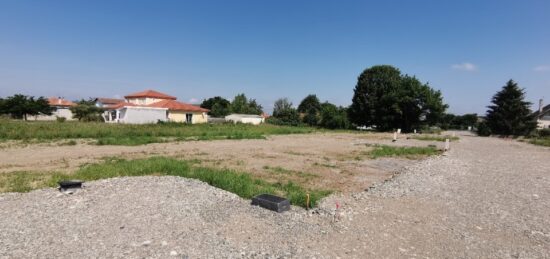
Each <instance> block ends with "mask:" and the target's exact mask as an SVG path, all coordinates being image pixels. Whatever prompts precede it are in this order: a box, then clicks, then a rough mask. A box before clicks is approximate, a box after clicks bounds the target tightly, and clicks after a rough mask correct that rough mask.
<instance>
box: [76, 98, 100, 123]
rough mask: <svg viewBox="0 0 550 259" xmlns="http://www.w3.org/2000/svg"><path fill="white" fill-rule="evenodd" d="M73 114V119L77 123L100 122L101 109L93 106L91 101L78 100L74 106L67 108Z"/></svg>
mask: <svg viewBox="0 0 550 259" xmlns="http://www.w3.org/2000/svg"><path fill="white" fill-rule="evenodd" d="M69 109H70V110H71V112H72V113H73V117H74V118H77V119H78V120H79V121H88V122H90V121H102V120H103V119H102V118H101V113H102V112H103V109H101V108H99V107H97V106H95V101H94V100H93V99H91V98H90V99H89V100H84V99H83V100H80V101H79V102H77V105H76V106H73V107H71V108H69Z"/></svg>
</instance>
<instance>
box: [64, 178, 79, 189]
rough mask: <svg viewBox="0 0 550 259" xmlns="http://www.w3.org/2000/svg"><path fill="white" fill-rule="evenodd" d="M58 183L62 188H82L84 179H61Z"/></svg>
mask: <svg viewBox="0 0 550 259" xmlns="http://www.w3.org/2000/svg"><path fill="white" fill-rule="evenodd" d="M58 184H59V189H61V190H66V189H74V188H82V181H79V180H66V181H59V182H58Z"/></svg>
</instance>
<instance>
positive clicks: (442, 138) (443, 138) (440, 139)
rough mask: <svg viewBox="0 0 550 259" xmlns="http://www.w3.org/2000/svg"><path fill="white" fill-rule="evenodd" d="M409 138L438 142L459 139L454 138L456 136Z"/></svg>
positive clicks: (417, 136)
mask: <svg viewBox="0 0 550 259" xmlns="http://www.w3.org/2000/svg"><path fill="white" fill-rule="evenodd" d="M411 138H412V139H416V140H425V141H440V142H445V139H449V141H457V140H459V139H460V138H459V137H456V136H455V137H453V136H436V135H414V136H412V137H411Z"/></svg>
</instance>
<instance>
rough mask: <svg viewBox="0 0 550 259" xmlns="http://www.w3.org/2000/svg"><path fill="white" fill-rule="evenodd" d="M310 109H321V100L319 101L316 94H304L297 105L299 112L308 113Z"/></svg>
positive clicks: (317, 110)
mask: <svg viewBox="0 0 550 259" xmlns="http://www.w3.org/2000/svg"><path fill="white" fill-rule="evenodd" d="M311 110H314V111H316V112H319V111H321V102H320V101H319V98H317V95H314V94H310V95H308V96H306V97H305V98H304V99H303V100H302V101H301V102H300V105H298V112H300V113H308V112H310V111H311Z"/></svg>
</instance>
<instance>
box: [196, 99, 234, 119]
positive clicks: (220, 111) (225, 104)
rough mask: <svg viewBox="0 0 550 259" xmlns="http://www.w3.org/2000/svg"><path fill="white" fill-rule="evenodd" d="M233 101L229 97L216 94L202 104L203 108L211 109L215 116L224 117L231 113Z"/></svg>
mask: <svg viewBox="0 0 550 259" xmlns="http://www.w3.org/2000/svg"><path fill="white" fill-rule="evenodd" d="M230 106H231V102H229V101H228V100H227V99H225V98H223V97H221V96H216V97H212V98H208V99H206V100H204V101H203V102H202V104H201V107H202V108H205V109H209V110H210V112H208V114H210V115H211V116H213V117H224V116H226V115H228V114H229V113H230Z"/></svg>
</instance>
